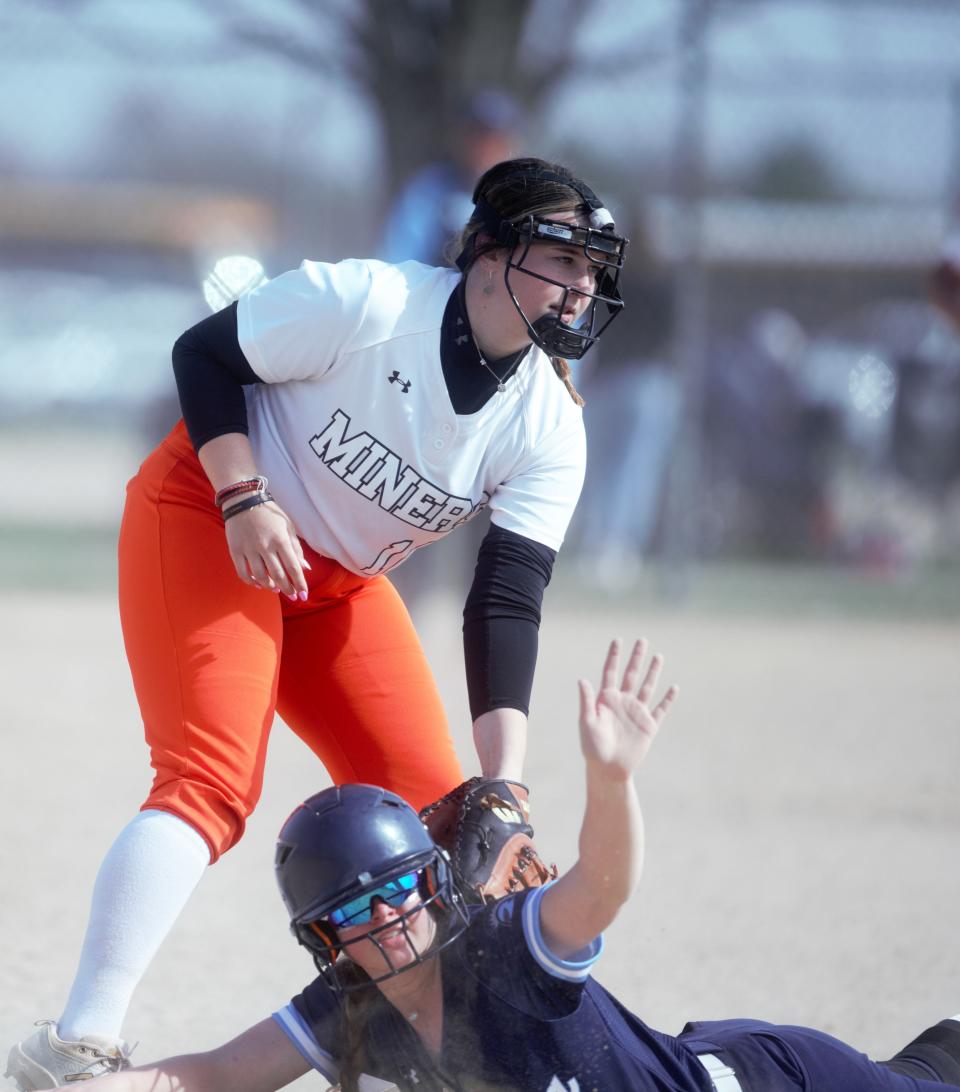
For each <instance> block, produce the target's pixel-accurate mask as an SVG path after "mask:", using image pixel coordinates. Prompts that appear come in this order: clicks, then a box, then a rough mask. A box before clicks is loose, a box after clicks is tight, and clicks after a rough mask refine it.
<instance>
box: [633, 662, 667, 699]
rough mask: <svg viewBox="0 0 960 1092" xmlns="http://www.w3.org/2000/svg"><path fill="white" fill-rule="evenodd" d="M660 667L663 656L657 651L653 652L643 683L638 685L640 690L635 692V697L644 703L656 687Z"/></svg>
mask: <svg viewBox="0 0 960 1092" xmlns="http://www.w3.org/2000/svg"><path fill="white" fill-rule="evenodd" d="M661 667H663V657H662V656H661V655H660V653H659V652H655V653H654V655H653V659H652V660H651V661H650V666H649V667H648V668H647V675H646V678H645V679H644V680H643V685H642V686H641V687H640V691H639V693H638V694H637V697H638V698H639V699H640V701H642V702H643V704H644V705H646V704H647V702H649V701H650V695H651V694H652V693H653V691H654V689H655V688H656V685H657V679H659V678H660V668H661Z"/></svg>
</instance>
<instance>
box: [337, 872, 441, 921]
mask: <svg viewBox="0 0 960 1092" xmlns="http://www.w3.org/2000/svg"><path fill="white" fill-rule="evenodd" d="M419 879H420V872H419V870H418V871H416V872H408V873H407V874H406V876H398V877H397V878H396V879H395V880H390V881H389V882H388V883H385V884H383V885H382V886H380V887H375V888H374V889H373V890H372V891H366V892H364V894H362V895H360V896H359V898H356V899H351V900H350V901H349V902H345V903H344V904H343V905H342V906H338V907H337V908H336V910H331V911H330V913H329V914H327V918H328V920H329V921H330V922H331V923H332V924H333V925H337V926H340V925H366V924H367V922H368V921H370V919H371V918H372V917H373V900H374V899H383V901H384V902H385V903H387V904H388V905H390V906H400V905H401V904H402V903H404V902H406V900H407V899H408V898H410V896H411V895H412V894H413V892H414V891H415V890H416V889H417V883H418V881H419Z"/></svg>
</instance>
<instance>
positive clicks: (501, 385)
mask: <svg viewBox="0 0 960 1092" xmlns="http://www.w3.org/2000/svg"><path fill="white" fill-rule="evenodd" d="M470 337H471V340H472V341H473V347H474V348H475V349H476V350H477V356H478V357H479V358H480V363H481V364H482V365H483V367H485V368H486V369H487V371H488V372H489V373H490V374H491V375H492V376H493V378H494V379H495V380H496V381H497V390H498V391H499V392H500V393H501V394H503V392H504V391H505V390H506V389H507V385H506V383H504V381H503V379H501V377H500V376H499V375H497V373H496V372H495V371H494V370H493V368H491V367H490V365H489V364H488V363H487V359H486V357H485V356H484V355H483V353H481V352H480V346H479V345H478V344H477V339H476V337H475V336H474V333H473V330H471V331H470ZM510 367H511V368H512V367H513V365H512V364H511V365H510ZM507 370H508V371H509V368H508V369H507Z"/></svg>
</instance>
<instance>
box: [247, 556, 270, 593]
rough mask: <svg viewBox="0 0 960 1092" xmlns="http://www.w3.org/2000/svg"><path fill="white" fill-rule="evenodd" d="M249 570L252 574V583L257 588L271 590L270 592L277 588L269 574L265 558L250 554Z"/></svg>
mask: <svg viewBox="0 0 960 1092" xmlns="http://www.w3.org/2000/svg"><path fill="white" fill-rule="evenodd" d="M247 570H248V572H249V573H250V583H251V584H253V585H254V586H255V587H258V588H269V589H270V590H272V589H273V588H274V587H276V585H275V584H274V582H273V578H272V577H271V576H270V574H269V573H268V572H267V569H266V566H265V565H264V563H263V558H262V557H261V556H260V555H259V554H249V555H248V556H247Z"/></svg>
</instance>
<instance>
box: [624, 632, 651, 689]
mask: <svg viewBox="0 0 960 1092" xmlns="http://www.w3.org/2000/svg"><path fill="white" fill-rule="evenodd" d="M646 654H647V642H646V640H645V639H644V638H643V637H641V638H640V640H639V641H634V643H633V651H632V652H631V653H630V660H629V661H628V663H627V670H626V671H625V672H624V673H623V683H622V685H621V687H620V689H621V690H623V691H624V693H627V694H632V693H633V692H634V690H636V688H637V682H638V681H639V679H640V668H641V666H642V665H643V658H644V656H646Z"/></svg>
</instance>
